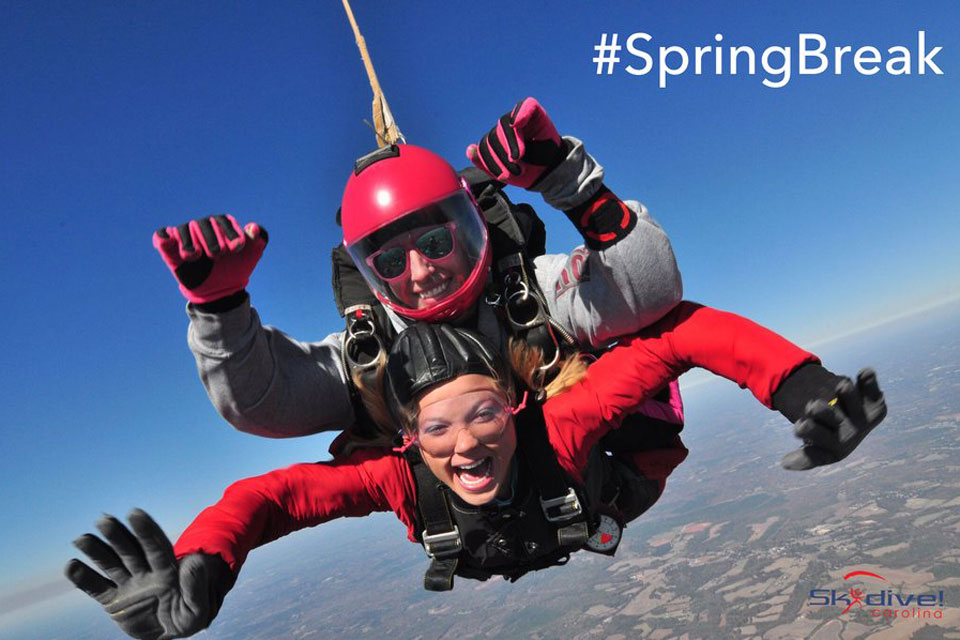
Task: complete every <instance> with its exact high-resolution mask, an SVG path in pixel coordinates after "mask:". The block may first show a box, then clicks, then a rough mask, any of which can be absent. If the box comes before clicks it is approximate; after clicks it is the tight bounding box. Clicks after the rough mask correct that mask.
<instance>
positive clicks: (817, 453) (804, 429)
mask: <svg viewBox="0 0 960 640" xmlns="http://www.w3.org/2000/svg"><path fill="white" fill-rule="evenodd" d="M788 380H789V379H788ZM835 390H836V391H835V393H836V397H835V398H834V399H833V400H830V401H829V402H827V401H825V400H823V399H817V400H810V401H809V402H807V404H806V407H805V409H804V412H803V415H802V416H801V417H800V419H799V420H797V421H796V423H795V427H794V433H795V434H796V436H797V437H798V438H800V439H802V440H803V443H804V444H803V446H802V447H800V448H799V449H797V450H796V451H791V452H790V453H788V454H787V455H785V456H784V457H783V460H781V462H780V464H781V465H782V466H783V468H785V469H792V470H795V471H803V470H806V469H812V468H813V467H819V466H822V465H826V464H833V463H834V462H839V461H840V460H843V459H844V458H846V457H847V456H848V455H850V454H851V453H852V452H853V450H854V449H856V448H857V445H859V444H860V442H861V441H862V440H863V439H864V438H866V437H867V434H869V433H870V431H871V430H872V429H873V428H874V427H876V426H877V425H878V424H880V423H881V422H882V421H883V419H884V418H885V417H886V416H887V403H886V402H885V401H884V399H883V393H882V392H881V391H880V386H879V385H878V384H877V375H876V373H874V371H873V369H863V370H862V371H861V372H860V373H859V374H857V382H856V384H854V383H853V381H852V380H850V379H849V378H841V379H840V382H838V383H837V384H836V387H835ZM778 393H779V391H778Z"/></svg>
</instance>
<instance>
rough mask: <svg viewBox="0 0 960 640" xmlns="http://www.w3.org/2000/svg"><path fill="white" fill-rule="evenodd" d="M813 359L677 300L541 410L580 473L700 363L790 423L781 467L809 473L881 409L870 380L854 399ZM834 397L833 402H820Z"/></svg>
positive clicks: (736, 319) (853, 439)
mask: <svg viewBox="0 0 960 640" xmlns="http://www.w3.org/2000/svg"><path fill="white" fill-rule="evenodd" d="M819 362H820V361H819V359H818V358H817V357H816V356H815V355H813V354H812V353H809V352H807V351H805V350H803V349H801V348H800V347H798V346H796V345H794V344H792V343H791V342H789V341H788V340H786V339H784V338H782V337H780V336H779V335H777V334H775V333H773V332H772V331H770V330H768V329H765V328H764V327H761V326H760V325H758V324H756V323H754V322H752V321H750V320H747V319H746V318H742V317H740V316H737V315H735V314H732V313H727V312H724V311H718V310H716V309H711V308H709V307H704V306H702V305H698V304H695V303H692V302H682V303H680V304H679V305H677V307H676V308H675V309H673V310H672V311H670V313H668V314H667V315H666V316H664V318H663V319H661V320H660V321H659V322H657V323H656V324H655V325H653V326H651V327H649V328H648V329H646V330H644V331H642V332H641V333H640V334H639V335H637V336H635V337H632V338H628V339H626V340H623V341H622V342H620V344H618V345H617V346H616V347H614V348H613V349H611V350H610V351H608V352H607V353H605V354H604V355H603V356H601V357H600V359H599V360H597V362H595V363H594V364H593V365H591V366H590V368H589V369H588V372H587V376H586V378H585V379H584V380H583V381H581V382H580V383H579V384H578V385H576V386H575V387H573V388H572V389H570V390H569V391H567V392H566V393H563V394H561V395H559V396H557V397H555V398H552V399H551V400H549V401H548V402H547V404H546V405H545V411H547V412H548V413H549V414H550V415H551V416H552V421H553V422H554V423H555V424H556V425H558V426H557V432H558V433H563V432H564V431H566V432H567V433H570V434H573V437H572V439H569V438H568V439H567V442H570V443H572V444H570V445H567V447H568V455H569V458H570V459H571V460H572V461H573V464H574V465H575V466H574V468H577V469H579V468H582V465H583V464H584V463H585V456H586V455H587V454H588V453H589V451H590V449H591V448H592V447H593V446H594V445H595V444H596V443H597V441H599V439H600V438H601V437H602V436H603V435H604V434H605V433H607V432H608V431H609V430H611V429H613V428H616V427H617V426H618V425H619V424H620V422H621V420H622V419H623V417H624V416H625V415H628V414H629V413H631V412H633V411H635V410H636V409H637V407H638V406H639V405H640V404H641V403H642V402H644V401H645V400H646V399H648V398H650V397H652V396H653V394H655V393H656V392H657V391H658V390H660V389H661V388H663V387H664V386H665V385H666V384H667V383H668V382H669V381H670V380H673V379H675V378H676V377H677V376H679V375H680V374H682V373H684V372H685V371H687V370H689V369H690V368H692V367H702V368H704V369H707V370H708V371H711V372H713V373H715V374H717V375H719V376H722V377H724V378H727V379H729V380H732V381H734V382H736V383H737V384H738V385H740V386H741V387H745V388H748V389H749V390H750V391H751V393H753V395H754V396H755V397H756V398H757V400H759V401H760V402H761V403H762V404H763V405H764V406H766V407H769V408H772V409H778V410H780V411H781V413H783V414H784V415H785V416H786V417H787V418H788V419H790V420H791V421H797V435H798V436H799V437H801V438H804V440H805V447H804V449H803V452H804V453H803V455H802V456H801V454H799V453H798V454H796V455H793V454H791V456H789V459H785V460H784V465H785V466H787V467H788V468H810V467H811V466H815V465H816V464H828V463H829V462H835V461H836V460H839V459H842V458H843V457H845V456H846V455H848V454H849V453H850V451H852V450H853V448H854V447H856V445H857V444H858V443H859V442H860V441H861V440H862V439H863V437H865V436H866V433H868V432H869V429H871V428H873V426H876V424H878V423H879V421H880V420H882V419H883V414H884V413H885V405H883V397H882V394H880V393H879V388H878V387H877V386H876V382H875V380H873V382H872V383H871V382H870V381H869V380H864V381H862V382H861V383H860V385H859V387H858V389H859V391H858V392H857V393H854V392H853V391H849V392H846V391H844V392H843V393H841V389H846V386H845V385H846V384H847V382H849V381H847V382H844V380H845V379H843V378H841V377H840V376H836V375H834V374H832V373H830V372H829V371H827V370H826V369H824V368H823V367H821V366H820V365H819ZM838 385H840V387H838ZM836 394H839V399H838V401H837V402H834V403H833V404H832V405H826V403H825V401H828V400H830V399H831V398H834V397H837V395H836ZM809 401H818V402H813V403H811V404H808V402H809ZM825 406H830V408H829V410H827V409H826V408H825ZM801 407H802V409H799V408H801ZM861 416H866V417H865V418H864V419H862V420H861V419H860V418H861ZM845 420H846V421H847V422H845ZM557 444H560V438H558V439H557V442H556V443H555V445H557ZM561 446H563V445H562V444H561ZM811 447H812V448H811ZM558 451H560V449H558ZM581 458H582V459H581Z"/></svg>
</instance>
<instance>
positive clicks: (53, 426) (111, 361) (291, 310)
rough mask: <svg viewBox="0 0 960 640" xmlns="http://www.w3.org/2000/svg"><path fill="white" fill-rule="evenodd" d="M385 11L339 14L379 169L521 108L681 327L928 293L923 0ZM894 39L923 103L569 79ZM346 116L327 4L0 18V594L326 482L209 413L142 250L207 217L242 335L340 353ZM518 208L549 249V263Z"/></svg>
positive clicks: (892, 95) (955, 70)
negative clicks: (390, 124)
mask: <svg viewBox="0 0 960 640" xmlns="http://www.w3.org/2000/svg"><path fill="white" fill-rule="evenodd" d="M406 4H407V5H408V6H404V7H402V8H398V7H397V5H396V4H391V5H387V4H385V3H382V2H371V1H365V0H355V4H354V11H355V13H356V16H357V18H358V20H359V21H360V24H361V27H362V29H363V31H364V35H365V36H366V38H367V42H368V44H369V46H370V49H371V51H372V54H373V59H374V63H375V65H376V67H377V71H378V73H379V75H380V80H381V83H382V85H383V87H384V89H385V91H386V93H387V97H388V99H389V101H390V104H391V106H392V108H393V111H394V115H395V116H396V118H397V121H398V122H399V124H400V127H401V129H402V130H403V132H404V133H405V134H406V135H407V138H408V140H409V141H411V142H414V143H417V144H421V145H423V146H426V147H429V148H432V149H434V150H435V151H437V152H439V153H441V154H442V155H444V156H445V157H447V158H448V159H449V160H451V161H452V162H453V163H454V164H457V165H462V164H465V163H466V160H465V159H464V156H463V149H464V147H465V146H466V145H467V144H468V143H470V142H472V141H474V140H476V139H477V138H478V137H479V136H480V135H481V134H482V133H484V132H485V131H486V130H487V129H488V128H489V127H490V126H491V125H492V124H493V122H494V121H495V119H496V118H497V117H498V116H499V115H500V114H501V113H502V112H504V111H506V110H507V109H509V108H510V107H511V106H512V105H513V104H514V102H515V101H517V100H518V99H520V98H522V97H524V96H526V95H534V96H537V97H538V98H539V99H540V100H541V102H542V103H543V104H544V105H545V106H546V107H547V109H548V111H549V112H550V114H551V115H552V116H553V118H554V120H555V121H556V123H557V125H558V127H559V129H560V130H561V132H563V133H569V134H572V135H576V136H578V137H580V138H582V139H583V140H585V142H586V144H587V146H588V149H589V150H590V151H591V152H592V153H593V154H594V155H595V156H596V157H597V158H598V159H599V160H600V161H601V162H602V163H603V164H604V165H605V166H606V168H607V184H608V185H609V186H610V187H611V188H612V189H613V190H614V191H616V192H617V193H618V194H621V195H622V196H625V197H627V196H628V197H632V198H638V199H640V200H642V201H643V202H645V203H646V204H647V205H648V207H649V208H650V210H651V212H652V213H653V214H654V216H655V217H656V218H657V219H658V220H659V221H660V222H661V223H662V224H663V226H664V227H665V228H666V229H667V231H668V232H669V234H670V236H671V238H672V240H673V243H674V246H675V249H676V252H677V255H678V258H679V261H680V265H681V269H682V271H683V274H684V281H685V285H686V295H687V297H688V298H691V299H695V300H699V301H702V302H706V303H709V304H712V305H714V306H718V307H721V308H726V309H731V310H735V311H738V312H740V313H743V314H745V315H748V316H751V317H753V318H755V319H757V320H759V321H761V322H764V323H765V324H768V325H769V326H771V327H773V328H775V329H777V330H779V331H780V332H781V333H784V334H786V335H787V336H789V337H791V338H793V339H795V340H797V341H799V342H801V343H809V342H812V341H814V340H816V339H819V338H823V337H825V336H830V335H833V334H837V333H840V332H843V331H846V330H848V329H850V328H852V327H856V326H860V325H862V324H865V323H868V322H872V321H875V320H877V319H880V318H883V317H886V316H889V315H892V314H896V313H899V312H902V311H904V310H907V309H910V308H913V307H916V306H918V305H922V304H926V303H928V302H930V301H933V300H936V299H938V298H942V297H944V296H949V295H956V294H957V292H958V288H960V278H958V275H960V216H958V209H960V206H958V204H960V180H958V179H957V178H958V176H960V152H958V149H960V121H958V119H957V114H958V113H960V88H958V86H960V85H958V81H960V35H958V34H960V12H958V11H957V4H956V3H955V2H953V1H952V0H950V1H943V2H916V3H892V2H874V1H871V2H845V3H835V2H826V1H819V0H817V1H812V2H802V3H799V2H798V3H785V2H776V3H774V2H750V1H737V2H710V3H706V2H704V3H694V2H644V3H637V2H626V1H622V2H603V3H584V2H554V3H544V2H519V1H518V2H491V3H483V5H484V6H485V8H484V9H482V10H481V9H479V8H478V7H479V6H480V3H448V2H439V1H437V2H416V3H406ZM837 5H842V6H837ZM388 7H389V8H388ZM919 30H925V31H926V39H927V46H928V49H932V48H933V47H934V46H942V47H943V49H942V51H941V52H940V53H939V54H937V56H936V58H935V61H936V63H937V64H938V66H939V67H940V68H941V69H942V70H943V71H944V75H942V76H940V75H934V74H932V73H931V72H930V71H928V73H927V74H926V75H923V76H921V75H917V74H916V60H915V59H914V60H913V61H912V67H913V71H914V73H912V74H911V75H906V76H898V77H894V76H890V75H888V74H886V73H884V72H881V73H879V74H877V75H875V76H863V75H859V74H857V73H856V72H855V71H854V70H853V68H852V62H851V60H850V56H848V57H847V59H846V60H845V70H844V73H843V75H840V76H836V75H833V74H823V75H811V76H799V75H798V74H797V73H796V65H795V64H794V69H793V77H792V78H791V80H790V82H789V83H788V84H787V86H786V87H784V88H782V89H771V88H767V87H765V86H763V85H762V84H761V80H762V79H763V78H764V77H767V76H766V75H765V74H764V73H763V71H762V69H760V70H758V73H757V75H754V76H748V75H745V74H743V73H741V74H740V75H737V76H731V75H729V74H728V73H727V74H725V75H722V76H719V77H718V76H716V75H714V74H712V73H705V74H703V75H699V76H698V75H693V74H692V73H691V72H689V71H688V72H687V74H685V75H682V76H678V77H671V78H668V83H667V88H666V89H659V88H658V87H657V77H656V72H655V71H654V72H653V73H652V74H650V75H647V76H636V77H635V76H631V75H629V74H627V73H626V72H624V71H623V69H622V67H623V66H624V65H625V64H627V62H629V61H625V62H623V63H622V64H621V67H620V68H619V69H618V70H616V71H615V73H614V74H612V75H597V73H596V65H595V64H594V63H593V62H592V61H591V60H592V58H593V57H594V56H595V55H596V53H595V51H594V49H593V47H594V45H595V44H597V43H598V42H599V40H600V34H601V33H604V32H607V33H613V32H617V33H619V34H621V35H620V38H621V43H623V42H624V41H625V40H626V37H627V36H628V35H629V34H630V33H632V32H635V31H645V32H647V33H649V34H650V35H651V36H652V37H653V40H652V42H650V43H649V44H647V45H646V46H645V49H646V50H647V51H654V52H655V51H656V47H658V46H661V45H664V46H666V45H681V46H684V47H686V48H687V49H688V50H691V51H692V48H693V47H695V46H703V45H715V44H716V41H715V40H714V34H716V33H722V34H723V36H724V40H723V44H724V45H751V46H753V47H754V48H755V49H756V50H757V51H758V53H759V52H762V51H763V49H765V48H766V47H768V46H771V45H789V46H792V47H793V48H796V45H797V36H798V34H799V33H801V32H817V33H820V34H822V35H823V36H824V37H825V38H826V39H827V44H828V51H832V48H833V47H834V46H842V45H852V46H853V47H854V48H857V47H860V46H864V45H873V46H876V47H878V48H879V49H880V50H881V51H883V52H885V51H886V49H887V48H888V47H891V46H895V45H903V46H907V47H908V48H910V49H911V51H912V52H913V53H914V54H915V53H916V52H915V49H916V47H917V32H918V31H919ZM621 55H622V56H623V57H624V58H627V57H629V56H628V54H627V53H626V51H622V52H621ZM708 60H712V59H711V58H708ZM632 62H633V63H634V64H635V65H636V66H639V65H640V63H641V61H640V60H639V59H633V60H632ZM795 62H796V59H795V55H794V63H795ZM710 69H712V67H710V66H709V64H708V66H707V70H710ZM370 98H371V96H370V91H369V87H368V84H367V79H366V77H365V75H364V72H363V67H362V64H361V61H360V58H359V55H358V53H357V50H356V48H355V45H354V42H353V36H352V34H351V32H350V30H349V25H348V23H347V20H346V17H345V15H344V13H343V10H342V7H341V6H340V3H339V2H334V1H333V0H324V1H322V2H321V1H319V0H311V1H297V2H288V1H280V2H274V1H271V2H201V3H198V2H181V1H164V2H146V1H135V2H130V1H116V2H107V1H101V2H83V3H77V2H47V1H43V0H32V1H25V0H3V1H0V148H2V157H3V164H2V167H3V168H2V171H0V200H2V203H3V236H4V240H5V242H4V251H3V252H2V254H0V261H2V266H3V270H2V273H3V274H4V298H5V304H4V306H3V308H4V310H5V311H4V314H3V333H4V335H5V336H6V344H5V345H4V348H3V354H4V359H3V362H4V366H3V367H2V369H0V388H2V389H3V394H4V398H5V401H4V411H3V428H2V442H0V461H2V464H0V486H2V487H3V491H2V493H0V510H2V513H3V518H2V520H3V525H2V528H0V548H3V549H4V553H3V554H2V555H0V593H4V592H8V591H10V590H15V589H19V588H23V587H27V586H31V585H34V584H36V583H38V582H43V581H44V580H48V579H55V578H53V576H55V575H56V573H57V572H59V570H60V567H61V566H62V564H63V563H64V561H65V560H66V559H67V558H69V557H70V556H71V555H72V554H73V550H72V547H71V546H70V545H69V541H70V540H71V539H72V538H74V537H75V536H77V535H78V534H80V533H81V532H83V531H86V530H89V528H90V526H91V525H92V523H93V521H94V520H95V519H96V517H97V516H98V515H99V514H100V513H101V512H102V511H107V512H111V513H117V514H120V515H122V514H125V513H126V512H127V510H128V509H129V508H130V507H132V506H135V505H136V506H141V507H143V508H145V509H147V510H149V511H150V512H151V513H153V514H154V515H155V516H156V517H157V519H158V520H159V522H161V523H162V524H163V525H164V526H165V527H166V528H167V530H168V531H169V532H170V533H171V535H176V534H177V533H178V532H179V531H180V530H181V529H182V528H183V527H184V526H185V525H186V523H187V522H188V521H189V519H190V518H191V517H192V515H194V514H195V513H196V512H197V511H198V510H199V509H200V508H202V507H203V506H205V505H206V504H209V503H210V502H212V501H214V500H216V499H217V497H219V495H220V492H221V491H222V489H223V487H225V486H226V484H228V483H229V482H230V481H232V480H234V479H237V478H240V477H243V476H247V475H252V474H255V473H260V472H263V471H266V470H268V469H270V468H273V467H276V466H281V465H286V464H289V463H292V462H295V461H300V460H314V459H320V458H322V457H323V456H324V455H325V452H326V448H327V445H328V444H329V440H330V438H329V437H327V436H321V437H313V438H307V439H300V440H293V441H269V440H265V439H261V438H255V437H253V436H248V435H245V434H240V433H238V432H235V431H233V430H232V429H231V428H230V427H229V426H228V425H227V424H226V423H225V422H223V421H222V420H221V419H220V418H219V416H218V415H217V414H216V413H215V412H214V410H213V409H212V408H211V406H210V404H209V402H208V400H207V398H206V396H205V394H204V392H203V389H202V387H201V385H200V383H199V381H198V379H197V376H196V372H195V369H194V364H193V359H192V356H191V355H190V353H189V351H188V349H187V346H186V342H185V335H186V324H187V323H186V316H185V314H184V311H183V301H182V299H181V298H180V295H179V293H178V291H177V288H176V286H175V285H174V282H173V280H172V278H171V276H170V275H169V273H168V272H167V271H166V269H165V268H164V267H163V265H162V263H161V262H160V260H159V258H158V257H157V255H156V254H155V252H154V251H153V249H152V247H151V245H150V237H151V233H152V232H153V230H154V229H155V228H156V227H158V226H161V225H169V224H176V223H178V222H181V221H184V220H186V219H188V218H190V217H193V216H197V215H201V214H208V213H216V212H230V213H232V214H234V215H235V216H236V217H237V218H238V219H240V220H241V222H246V221H250V220H255V221H257V222H260V223H261V224H263V225H264V226H265V227H267V228H268V229H269V231H270V238H271V242H270V245H269V247H268V248H267V251H266V254H265V255H264V258H263V260H262V262H261V264H260V266H259V267H258V269H257V271H256V273H255V274H254V277H253V280H252V282H251V285H250V287H249V290H250V292H251V295H252V298H253V302H254V304H255V306H256V307H257V308H258V310H259V311H260V313H261V316H262V317H263V318H264V320H265V321H266V322H268V323H270V324H274V325H276V326H278V327H280V328H282V329H284V330H285V331H287V332H288V333H290V334H292V335H294V336H296V337H298V338H300V339H304V340H315V339H320V338H322V337H323V336H324V335H326V334H327V333H329V332H332V331H335V330H338V329H339V328H340V326H341V321H340V319H339V317H338V316H337V314H336V311H335V309H334V306H333V301H332V296H331V294H330V291H329V282H330V270H329V258H328V256H329V250H330V248H331V246H332V245H333V244H334V243H335V242H337V241H338V229H337V227H336V226H335V225H334V222H333V213H334V211H335V210H336V208H337V205H338V201H339V198H340V195H341V193H342V188H343V184H344V183H345V180H346V177H347V174H348V172H349V170H350V168H351V166H352V162H353V160H354V158H356V157H357V156H359V155H361V154H363V153H364V152H366V151H368V150H370V149H371V148H372V146H373V136H372V134H371V132H370V130H369V129H368V128H367V127H366V125H364V124H363V123H362V119H364V118H366V119H370V110H369V107H370ZM515 195H517V197H518V199H522V198H523V197H524V195H523V194H522V193H519V192H518V193H516V194H515ZM530 201H531V202H533V203H534V204H537V205H539V206H538V209H539V210H540V212H541V214H542V215H543V216H544V218H545V219H546V220H547V222H548V229H549V235H550V247H551V248H552V249H553V250H555V251H559V250H566V249H569V248H571V247H572V246H573V245H574V244H576V243H577V236H576V235H575V234H574V233H573V232H572V230H571V229H570V228H569V224H568V223H567V221H566V220H565V219H564V218H563V217H562V216H561V215H560V214H558V213H555V212H551V211H549V210H548V209H547V208H546V206H545V205H542V203H540V201H539V198H538V196H532V197H531V198H530ZM693 392H694V391H691V393H693Z"/></svg>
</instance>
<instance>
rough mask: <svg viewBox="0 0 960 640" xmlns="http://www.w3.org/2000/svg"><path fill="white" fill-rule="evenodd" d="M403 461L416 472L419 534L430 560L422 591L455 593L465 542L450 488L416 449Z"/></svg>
mask: <svg viewBox="0 0 960 640" xmlns="http://www.w3.org/2000/svg"><path fill="white" fill-rule="evenodd" d="M404 457H405V458H406V460H407V462H408V463H409V464H410V468H411V469H412V470H413V478H414V481H415V482H416V485H417V510H418V511H419V515H420V521H421V522H422V524H423V531H422V532H420V533H419V534H418V535H419V537H420V543H421V544H422V545H423V548H424V550H425V551H426V552H427V555H428V556H430V567H429V568H428V569H427V572H426V574H424V576H423V588H424V589H426V590H427V591H449V590H451V589H453V576H454V574H455V573H456V571H457V564H458V562H459V560H458V558H459V555H460V551H461V549H463V542H462V540H461V539H460V530H459V529H458V528H457V526H456V525H455V524H454V523H453V516H452V514H451V513H450V505H449V503H448V502H447V496H446V491H447V488H446V487H445V486H444V485H443V483H442V482H440V481H439V480H437V478H436V476H434V475H433V473H431V472H430V470H429V469H428V468H427V465H426V464H424V462H423V459H422V458H421V457H420V452H419V451H418V450H417V448H416V447H411V448H409V449H407V450H406V451H405V452H404Z"/></svg>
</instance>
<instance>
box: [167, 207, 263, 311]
mask: <svg viewBox="0 0 960 640" xmlns="http://www.w3.org/2000/svg"><path fill="white" fill-rule="evenodd" d="M153 246H154V248H155V249H156V250H157V251H159V252H160V257H161V258H163V261H164V262H165V263H166V264H167V267H168V268H169V269H170V271H171V272H172V273H173V276H174V277H175V278H176V279H177V283H179V285H180V293H182V294H183V297H185V298H186V299H187V300H189V301H190V302H193V303H203V302H213V301H214V300H219V299H221V298H225V297H227V296H229V295H232V294H234V293H237V292H238V291H242V290H243V289H245V288H246V286H247V282H249V281H250V274H251V273H252V272H253V269H254V267H256V266H257V262H258V261H259V260H260V256H262V255H263V248H264V247H265V246H267V231H266V229H263V228H262V227H260V225H258V224H257V223H255V222H251V223H249V224H247V226H246V227H244V228H242V229H241V228H240V225H239V224H238V223H237V221H236V219H234V217H233V216H229V215H219V216H210V217H207V218H200V219H198V220H191V221H190V222H188V223H186V224H181V225H179V226H176V227H162V228H160V229H158V230H157V231H156V233H154V234H153Z"/></svg>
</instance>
